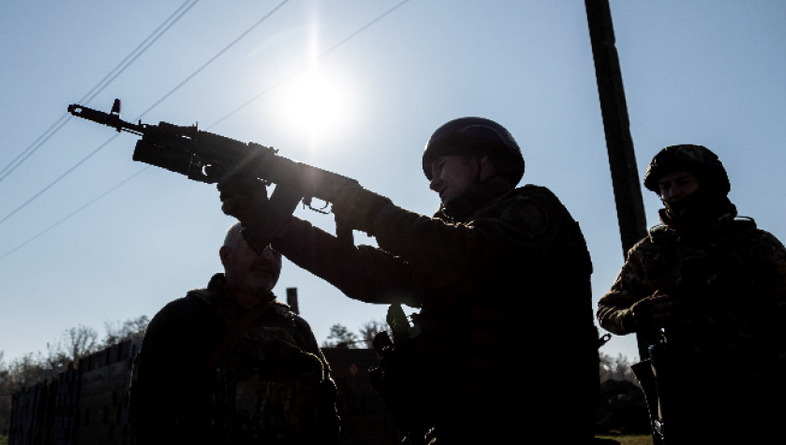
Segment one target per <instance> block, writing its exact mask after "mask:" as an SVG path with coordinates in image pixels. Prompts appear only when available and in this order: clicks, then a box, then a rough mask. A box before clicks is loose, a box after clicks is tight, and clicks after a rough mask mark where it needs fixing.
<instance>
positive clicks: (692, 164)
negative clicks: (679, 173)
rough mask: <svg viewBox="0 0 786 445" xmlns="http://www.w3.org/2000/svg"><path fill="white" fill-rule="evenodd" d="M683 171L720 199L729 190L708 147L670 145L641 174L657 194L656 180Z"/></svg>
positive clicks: (728, 185) (725, 178)
mask: <svg viewBox="0 0 786 445" xmlns="http://www.w3.org/2000/svg"><path fill="white" fill-rule="evenodd" d="M675 170H685V171H687V172H689V173H691V174H693V175H694V176H696V178H697V179H698V180H699V184H701V185H702V186H706V187H707V188H708V189H710V190H713V191H715V192H717V193H719V194H721V195H723V196H725V195H727V194H728V193H729V191H730V190H731V184H730V183H729V177H728V175H727V174H726V169H725V168H724V167H723V164H722V163H721V161H720V159H718V156H717V155H716V154H715V153H713V152H712V151H710V150H709V149H708V148H707V147H704V146H701V145H693V144H682V145H671V146H668V147H666V148H664V149H663V150H661V151H660V152H658V154H656V155H655V157H653V158H652V161H651V162H650V165H649V167H647V173H645V174H644V186H645V187H647V188H648V189H649V190H652V191H653V192H655V193H657V194H660V187H659V184H658V180H659V178H660V176H661V175H662V174H664V173H667V172H670V171H675Z"/></svg>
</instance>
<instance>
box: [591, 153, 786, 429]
mask: <svg viewBox="0 0 786 445" xmlns="http://www.w3.org/2000/svg"><path fill="white" fill-rule="evenodd" d="M644 185H645V186H646V187H647V188H648V189H650V190H652V191H653V192H655V193H657V194H658V195H659V196H660V198H661V200H662V201H663V204H664V206H665V208H663V209H661V210H660V212H659V213H660V220H661V222H662V223H663V224H662V225H660V226H656V227H655V228H653V229H651V230H650V234H649V236H648V237H647V238H645V239H643V240H641V241H640V242H639V243H637V244H636V245H635V246H634V247H633V248H632V249H631V250H630V251H629V252H628V256H627V261H626V262H625V265H624V266H623V267H622V270H621V271H620V273H619V275H618V276H617V279H616V281H615V282H614V284H613V285H612V287H611V290H610V291H609V292H608V293H607V294H606V295H604V296H603V297H602V298H601V299H600V302H599V306H598V313H597V316H598V320H599V322H600V325H601V326H602V327H603V328H605V329H607V330H609V331H611V332H613V333H615V334H620V335H622V334H629V333H636V334H637V335H638V336H639V337H640V338H641V339H642V341H644V342H645V344H650V345H653V346H651V348H650V350H651V352H652V363H651V364H650V363H646V362H645V363H644V367H642V366H641V365H637V367H636V369H637V375H639V376H640V380H642V383H643V386H645V390H647V389H648V385H647V384H646V382H647V381H648V380H649V378H651V377H652V376H651V375H649V376H648V375H647V373H646V372H645V373H644V374H642V370H644V371H650V370H651V369H650V365H651V366H652V368H654V371H655V374H656V377H657V379H656V380H655V382H656V385H657V386H656V390H657V391H656V390H655V389H652V388H649V390H648V392H649V398H650V400H649V401H650V402H651V411H652V413H651V414H652V416H653V418H654V422H655V425H656V431H655V437H656V438H658V437H659V435H660V434H661V433H662V434H663V439H664V441H665V442H666V443H667V444H673V443H746V444H757V443H782V441H783V432H782V428H781V422H782V421H783V419H784V418H786V405H785V404H784V403H783V400H784V398H785V397H786V383H785V382H784V376H786V313H785V311H786V250H785V249H784V247H783V245H782V244H781V243H780V242H779V241H778V240H777V239H776V238H775V237H774V236H773V235H771V234H770V233H768V232H765V231H763V230H760V229H758V228H757V227H756V224H755V222H754V221H753V220H752V219H749V218H748V219H742V220H740V219H735V217H736V216H737V209H736V207H735V206H734V204H732V203H731V201H729V199H728V197H727V195H728V193H729V190H730V188H731V186H730V183H729V179H728V176H727V174H726V170H725V168H724V167H723V165H722V164H721V162H720V160H719V159H718V157H717V156H716V155H715V154H714V153H712V152H711V151H710V150H708V149H707V148H705V147H702V146H698V145H676V146H671V147H666V148H664V149H663V150H661V151H660V152H659V153H658V154H657V155H656V156H655V157H654V158H653V159H652V162H651V163H650V165H649V168H648V170H647V173H646V175H645V176H644ZM644 358H646V357H644ZM655 392H657V393H658V395H657V403H654V402H655V400H653V398H654V397H653V394H654V393H655Z"/></svg>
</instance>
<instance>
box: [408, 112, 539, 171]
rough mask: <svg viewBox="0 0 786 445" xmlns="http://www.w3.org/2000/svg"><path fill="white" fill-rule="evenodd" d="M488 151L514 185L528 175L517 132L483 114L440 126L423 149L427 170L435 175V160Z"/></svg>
mask: <svg viewBox="0 0 786 445" xmlns="http://www.w3.org/2000/svg"><path fill="white" fill-rule="evenodd" d="M449 155H469V156H477V155H488V156H489V158H491V159H492V160H493V162H494V164H495V165H496V166H497V167H498V168H502V169H503V170H504V172H503V174H505V176H506V177H507V179H508V180H509V181H510V183H511V184H512V185H514V186H515V185H516V184H518V183H519V181H521V178H522V176H524V157H523V156H522V154H521V148H520V147H519V145H518V143H516V140H515V139H513V135H511V134H510V132H509V131H508V130H507V129H505V127H503V126H502V125H500V124H498V123H496V122H494V121H492V120H490V119H486V118H482V117H461V118H458V119H454V120H451V121H449V122H447V123H445V124H444V125H442V126H441V127H439V128H437V130H436V131H435V132H434V134H432V135H431V138H429V140H428V142H426V148H425V150H423V173H425V174H426V178H428V180H429V181H430V180H431V179H432V174H431V164H432V163H433V162H434V160H435V159H437V158H438V157H440V156H449Z"/></svg>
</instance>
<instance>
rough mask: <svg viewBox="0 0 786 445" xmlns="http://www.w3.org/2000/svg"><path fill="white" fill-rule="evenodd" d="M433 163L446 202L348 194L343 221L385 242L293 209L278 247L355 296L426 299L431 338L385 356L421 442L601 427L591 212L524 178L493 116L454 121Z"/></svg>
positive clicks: (250, 234)
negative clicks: (346, 241)
mask: <svg viewBox="0 0 786 445" xmlns="http://www.w3.org/2000/svg"><path fill="white" fill-rule="evenodd" d="M422 163H423V172H424V173H425V175H426V177H427V178H428V180H429V181H430V188H431V189H432V190H433V191H435V192H436V193H438V194H439V197H440V200H441V205H440V207H439V209H438V211H437V212H436V215H435V216H434V217H429V216H423V215H419V214H416V213H413V212H410V211H408V210H405V209H402V208H400V207H397V206H395V205H393V203H392V202H391V200H390V199H388V198H386V197H383V196H380V195H378V194H375V193H373V192H371V191H368V190H365V189H363V188H360V187H357V188H350V189H347V190H346V191H345V192H344V193H343V194H342V197H341V198H340V199H338V200H337V202H335V203H334V206H333V212H334V213H335V216H336V224H337V225H345V227H351V228H352V229H356V230H362V231H364V232H367V233H368V234H370V235H372V236H374V237H376V240H377V243H378V246H379V247H378V248H375V247H372V246H358V247H355V246H345V245H343V244H342V243H341V242H340V241H339V240H338V239H337V238H335V237H334V236H332V235H331V234H328V233H326V232H324V231H322V230H320V229H318V228H315V227H313V226H312V225H311V224H310V223H308V222H307V221H303V220H300V219H298V218H295V217H293V218H292V220H291V221H290V222H289V223H288V225H287V226H286V227H285V228H284V229H283V230H282V231H281V233H279V234H278V236H277V238H276V239H275V240H274V241H273V243H272V245H273V246H274V247H275V248H276V249H277V250H279V251H280V252H282V253H283V254H284V255H285V256H286V257H287V258H289V259H290V260H291V261H293V262H294V263H296V264H298V265H300V266H301V267H303V268H305V269H307V270H309V271H311V272H313V273H314V274H316V275H318V276H320V277H322V278H324V279H326V280H327V281H329V282H330V283H332V284H333V285H335V286H337V287H338V288H339V289H340V290H341V291H343V292H344V293H345V294H346V295H348V296H349V297H351V298H354V299H358V300H361V301H364V302H370V303H381V304H394V305H395V304H406V305H409V306H412V307H417V308H420V309H421V310H420V313H419V314H416V316H417V321H418V326H417V328H418V331H419V336H417V337H415V338H413V339H412V341H411V342H409V344H408V345H407V347H406V350H401V351H400V354H398V355H395V354H394V355H393V356H391V358H390V360H389V361H388V363H386V367H383V371H384V372H385V379H387V381H384V379H383V383H382V384H383V385H389V386H387V388H382V390H383V394H388V395H392V396H393V397H394V398H393V399H387V400H386V403H387V405H388V407H389V408H390V409H391V410H394V411H397V410H399V409H400V410H401V411H398V412H393V415H394V417H395V418H397V419H399V420H402V419H403V421H401V423H400V425H402V428H403V429H404V430H405V431H404V432H405V433H406V434H407V435H408V437H409V440H410V441H411V442H412V443H423V442H424V440H426V439H425V438H424V436H428V437H429V439H434V438H436V440H437V442H436V443H438V444H440V443H441V444H451V443H497V442H496V441H499V442H500V443H502V442H508V441H510V440H511V439H512V438H516V440H517V441H526V440H527V439H531V440H532V441H533V442H532V443H542V442H545V441H546V438H550V437H554V436H555V435H557V436H559V437H560V438H561V439H563V438H564V439H565V440H566V442H565V443H587V442H590V441H592V436H593V426H594V421H595V408H596V403H597V400H596V398H597V392H598V385H599V377H598V371H599V370H598V351H597V329H596V328H595V326H594V323H593V321H594V320H593V310H592V303H591V289H590V274H591V272H592V265H591V261H590V256H589V253H588V251H587V247H586V243H585V240H584V237H583V235H582V233H581V230H580V228H579V225H578V224H577V223H576V221H575V220H574V219H573V218H572V217H571V215H570V214H569V213H568V211H567V209H566V208H565V207H564V206H563V205H562V203H561V202H560V201H559V200H558V199H557V197H556V196H555V195H554V194H553V193H552V192H551V191H549V190H548V189H546V188H545V187H540V186H535V185H526V186H523V187H520V188H516V185H517V184H518V183H519V181H520V180H521V178H522V175H523V174H524V159H523V157H522V154H521V150H520V148H519V146H518V144H517V143H516V141H515V140H514V138H513V137H512V136H511V134H510V133H509V132H508V131H507V130H506V129H505V128H504V127H502V126H501V125H499V124H498V123H496V122H494V121H491V120H488V119H485V118H477V117H466V118H459V119H456V120H453V121H450V122H448V123H446V124H444V125H443V126H441V127H440V128H439V129H437V130H436V131H435V132H434V134H433V136H432V137H431V138H430V139H429V141H428V143H427V144H426V148H425V151H424V153H423V159H422ZM240 188H242V187H240ZM219 189H220V190H221V191H222V200H223V201H224V202H225V203H226V202H227V201H228V200H231V201H232V202H233V203H238V202H243V201H244V200H245V201H246V202H247V204H245V205H237V207H236V208H237V209H239V210H237V211H235V212H233V214H234V215H235V216H239V218H240V219H241V221H243V222H244V224H247V226H248V229H246V230H245V231H244V236H246V237H247V238H248V239H250V240H251V241H252V243H253V240H254V234H255V231H256V230H257V229H259V228H258V227H257V226H256V225H255V223H254V214H258V213H259V212H264V210H262V206H263V205H264V198H257V199H256V201H255V202H256V203H254V200H255V198H252V197H251V196H252V195H253V194H254V191H253V190H246V196H242V193H240V192H239V191H238V187H236V184H232V183H226V184H223V185H220V186H219ZM239 194H240V195H239ZM225 210H226V207H225ZM413 335H414V333H413ZM401 347H402V345H396V346H394V349H398V348H401ZM399 378H401V379H403V380H398V379H399ZM386 389H387V390H386ZM416 417H417V418H416ZM426 430H428V433H427V434H426Z"/></svg>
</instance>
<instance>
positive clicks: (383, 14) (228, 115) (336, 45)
mask: <svg viewBox="0 0 786 445" xmlns="http://www.w3.org/2000/svg"><path fill="white" fill-rule="evenodd" d="M407 2H409V0H403V1H402V2H400V3H398V4H397V5H395V6H393V7H392V8H390V9H388V10H387V11H385V12H383V13H382V14H380V15H379V16H378V17H377V18H375V19H374V20H372V21H370V22H369V23H367V24H366V25H364V26H362V27H361V28H360V29H358V30H357V31H355V32H353V33H352V34H350V35H349V36H347V37H346V38H344V39H343V40H341V41H340V42H338V43H336V44H335V45H333V46H331V47H330V48H328V49H327V50H325V51H323V52H322V53H321V54H320V55H319V57H318V58H322V57H325V56H326V55H327V54H328V53H330V52H332V51H333V50H335V49H336V48H338V47H340V46H342V45H344V44H345V43H347V42H348V41H350V40H351V39H353V38H354V37H356V36H357V35H358V34H360V33H362V32H363V31H365V30H367V29H368V28H370V27H371V26H372V25H375V24H376V23H377V22H379V21H380V20H382V19H383V18H385V17H387V16H388V15H389V14H391V13H392V12H393V11H395V10H396V9H398V8H400V7H401V6H403V5H404V3H407ZM305 68H306V66H302V67H300V68H299V69H297V70H296V71H295V72H294V73H292V74H290V75H289V76H287V77H284V78H283V79H281V80H280V81H278V82H276V83H275V84H273V85H272V86H270V87H268V88H266V89H265V90H264V91H262V92H261V93H259V94H257V95H256V96H254V97H252V98H251V99H249V100H247V101H246V102H243V103H242V104H241V105H240V106H239V107H237V108H235V109H234V110H232V111H230V112H229V113H227V114H226V115H224V117H222V118H221V119H219V120H217V121H215V122H213V123H212V124H211V125H209V126H207V127H205V128H208V129H210V128H213V127H215V126H216V125H218V124H220V123H221V122H223V121H225V120H227V119H228V118H229V117H230V116H233V115H234V114H235V113H237V112H238V111H240V110H242V109H243V108H245V107H247V106H249V105H251V104H252V103H254V102H255V101H256V100H257V99H259V98H260V97H262V96H264V95H265V94H267V93H269V92H271V91H272V90H274V89H276V88H278V86H279V85H281V84H283V83H285V82H286V81H287V80H289V79H291V78H293V77H294V76H296V75H297V74H298V73H299V72H301V71H303V69H305Z"/></svg>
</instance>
